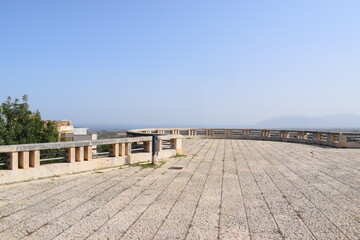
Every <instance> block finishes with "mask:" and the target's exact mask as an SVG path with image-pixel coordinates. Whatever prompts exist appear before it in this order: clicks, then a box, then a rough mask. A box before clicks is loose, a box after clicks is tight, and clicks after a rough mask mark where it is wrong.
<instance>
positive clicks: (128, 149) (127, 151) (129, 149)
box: [125, 143, 131, 156]
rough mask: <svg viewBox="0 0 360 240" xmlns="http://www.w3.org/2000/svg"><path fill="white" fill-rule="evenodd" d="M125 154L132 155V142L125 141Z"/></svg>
mask: <svg viewBox="0 0 360 240" xmlns="http://www.w3.org/2000/svg"><path fill="white" fill-rule="evenodd" d="M125 155H126V156H130V155H131V143H125Z"/></svg>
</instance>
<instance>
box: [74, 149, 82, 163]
mask: <svg viewBox="0 0 360 240" xmlns="http://www.w3.org/2000/svg"><path fill="white" fill-rule="evenodd" d="M75 161H76V162H83V161H84V147H76V148H75Z"/></svg>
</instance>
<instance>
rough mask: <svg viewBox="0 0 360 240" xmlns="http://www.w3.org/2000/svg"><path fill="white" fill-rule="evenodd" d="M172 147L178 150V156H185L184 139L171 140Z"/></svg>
mask: <svg viewBox="0 0 360 240" xmlns="http://www.w3.org/2000/svg"><path fill="white" fill-rule="evenodd" d="M171 145H172V146H173V148H174V149H176V154H178V155H183V154H184V152H183V148H182V139H181V138H175V139H171Z"/></svg>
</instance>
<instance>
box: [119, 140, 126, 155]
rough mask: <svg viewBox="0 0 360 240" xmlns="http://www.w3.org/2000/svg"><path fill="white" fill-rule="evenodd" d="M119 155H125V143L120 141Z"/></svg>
mask: <svg viewBox="0 0 360 240" xmlns="http://www.w3.org/2000/svg"><path fill="white" fill-rule="evenodd" d="M119 155H120V156H125V143H120V144H119Z"/></svg>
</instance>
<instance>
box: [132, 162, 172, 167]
mask: <svg viewBox="0 0 360 240" xmlns="http://www.w3.org/2000/svg"><path fill="white" fill-rule="evenodd" d="M164 163H165V161H160V162H159V165H157V166H156V165H154V164H153V163H152V162H139V163H134V164H130V165H129V166H130V167H141V168H158V167H161V165H163V164H164Z"/></svg>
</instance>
